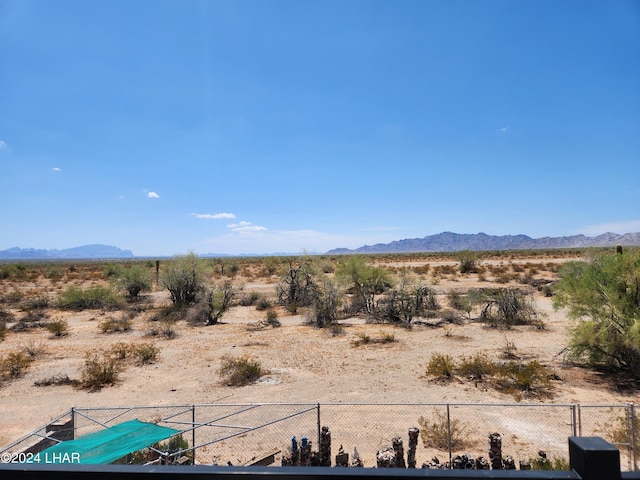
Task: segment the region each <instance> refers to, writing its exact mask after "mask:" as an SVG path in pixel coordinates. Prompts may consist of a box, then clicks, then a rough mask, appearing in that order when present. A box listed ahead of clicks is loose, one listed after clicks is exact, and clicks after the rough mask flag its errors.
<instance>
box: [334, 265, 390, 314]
mask: <svg viewBox="0 0 640 480" xmlns="http://www.w3.org/2000/svg"><path fill="white" fill-rule="evenodd" d="M336 277H337V278H338V280H339V281H340V282H341V283H342V284H344V285H345V286H346V288H347V293H350V294H351V305H350V308H349V309H350V311H351V312H352V313H360V312H362V313H365V314H367V315H370V316H372V317H375V316H376V307H377V305H376V302H375V297H376V295H380V294H381V293H384V292H386V291H387V290H389V289H390V288H391V287H392V286H393V281H392V278H391V274H390V272H389V270H387V269H384V268H381V267H375V266H372V265H367V263H366V260H365V259H364V257H360V256H358V255H352V256H349V257H348V258H347V260H346V262H345V263H341V264H339V265H338V268H337V269H336Z"/></svg>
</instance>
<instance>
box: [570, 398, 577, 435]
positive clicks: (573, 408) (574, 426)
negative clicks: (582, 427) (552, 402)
mask: <svg viewBox="0 0 640 480" xmlns="http://www.w3.org/2000/svg"><path fill="white" fill-rule="evenodd" d="M571 436H573V437H577V436H578V412H577V408H576V404H575V403H572V404H571Z"/></svg>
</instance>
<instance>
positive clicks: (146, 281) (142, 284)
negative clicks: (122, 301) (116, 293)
mask: <svg viewBox="0 0 640 480" xmlns="http://www.w3.org/2000/svg"><path fill="white" fill-rule="evenodd" d="M115 282H116V285H117V286H118V287H119V288H120V289H121V290H122V291H124V292H125V294H126V295H127V296H128V297H129V298H137V297H138V295H139V294H140V292H148V291H149V290H151V273H150V272H149V271H148V270H147V269H145V268H143V267H140V266H138V265H133V266H131V267H130V268H122V269H120V270H119V271H118V273H117V274H116V280H115Z"/></svg>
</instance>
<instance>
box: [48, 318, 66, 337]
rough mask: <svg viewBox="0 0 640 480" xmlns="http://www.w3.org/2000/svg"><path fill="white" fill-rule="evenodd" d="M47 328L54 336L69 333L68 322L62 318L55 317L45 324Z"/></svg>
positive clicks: (62, 335)
mask: <svg viewBox="0 0 640 480" xmlns="http://www.w3.org/2000/svg"><path fill="white" fill-rule="evenodd" d="M47 330H48V331H49V333H50V334H51V335H52V336H54V337H64V336H67V335H69V322H67V321H66V320H63V319H56V320H53V321H52V322H49V323H48V324H47Z"/></svg>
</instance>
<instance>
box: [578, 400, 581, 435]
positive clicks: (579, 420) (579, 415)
mask: <svg viewBox="0 0 640 480" xmlns="http://www.w3.org/2000/svg"><path fill="white" fill-rule="evenodd" d="M578 436H579V437H581V436H582V407H581V405H580V404H578Z"/></svg>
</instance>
